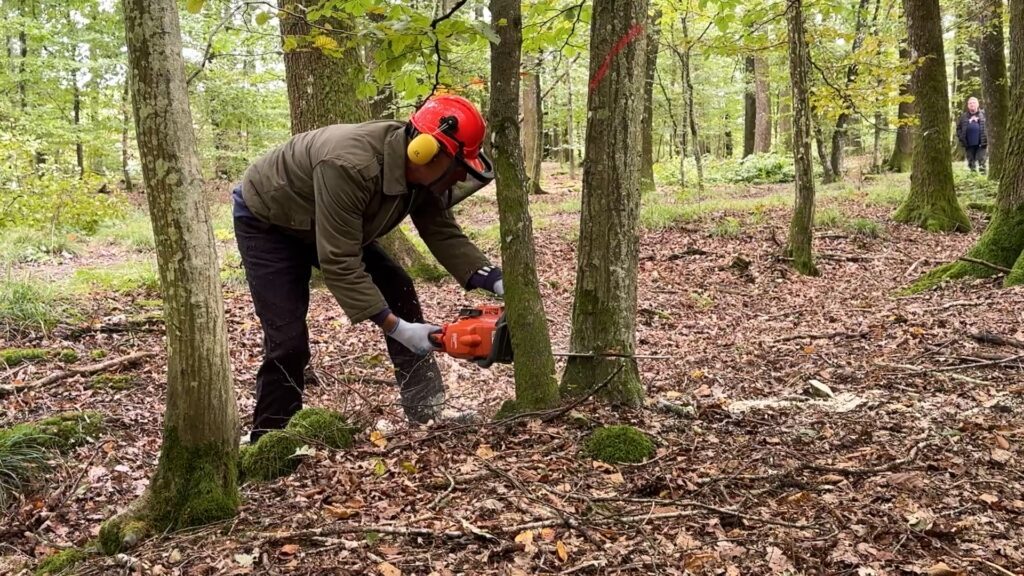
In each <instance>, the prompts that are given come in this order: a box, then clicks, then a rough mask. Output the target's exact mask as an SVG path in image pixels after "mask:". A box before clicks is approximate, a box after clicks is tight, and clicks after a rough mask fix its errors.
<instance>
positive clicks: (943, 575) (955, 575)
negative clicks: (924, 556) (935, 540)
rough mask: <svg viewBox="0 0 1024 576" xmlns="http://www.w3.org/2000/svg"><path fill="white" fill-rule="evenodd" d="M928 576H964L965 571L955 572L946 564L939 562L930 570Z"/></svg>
mask: <svg viewBox="0 0 1024 576" xmlns="http://www.w3.org/2000/svg"><path fill="white" fill-rule="evenodd" d="M927 574H928V576H963V575H964V571H963V570H954V569H952V568H950V567H949V566H948V565H946V563H945V562H939V563H938V564H936V565H934V566H932V567H931V568H929V569H928V572H927Z"/></svg>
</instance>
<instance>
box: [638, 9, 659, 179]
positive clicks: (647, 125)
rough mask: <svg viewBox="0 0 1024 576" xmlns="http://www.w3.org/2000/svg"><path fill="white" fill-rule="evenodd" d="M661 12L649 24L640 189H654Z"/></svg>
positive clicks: (657, 12)
mask: <svg viewBox="0 0 1024 576" xmlns="http://www.w3.org/2000/svg"><path fill="white" fill-rule="evenodd" d="M660 20H661V12H660V11H658V10H655V12H654V13H652V14H651V19H650V22H649V23H648V24H647V72H646V74H645V75H644V125H643V127H642V128H641V129H640V133H641V135H642V136H643V140H644V142H643V147H642V148H641V152H640V153H641V157H640V191H641V192H651V191H653V190H654V77H655V74H656V73H657V71H658V50H659V48H660V47H661V46H660V44H659V42H658V37H659V35H660V31H659V28H658V26H659V21H660Z"/></svg>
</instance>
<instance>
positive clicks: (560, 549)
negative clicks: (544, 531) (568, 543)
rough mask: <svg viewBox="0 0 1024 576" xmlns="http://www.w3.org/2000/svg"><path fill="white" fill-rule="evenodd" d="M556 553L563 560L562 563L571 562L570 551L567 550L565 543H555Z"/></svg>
mask: <svg viewBox="0 0 1024 576" xmlns="http://www.w3.org/2000/svg"><path fill="white" fill-rule="evenodd" d="M555 552H556V553H557V554H558V557H559V558H560V559H561V560H562V562H568V561H569V551H568V550H566V548H565V543H564V542H562V541H561V540H559V541H558V542H556V543H555Z"/></svg>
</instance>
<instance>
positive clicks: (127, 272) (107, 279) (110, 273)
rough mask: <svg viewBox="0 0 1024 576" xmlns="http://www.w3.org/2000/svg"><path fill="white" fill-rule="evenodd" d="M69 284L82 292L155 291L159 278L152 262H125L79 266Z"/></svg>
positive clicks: (158, 286) (157, 288)
mask: <svg viewBox="0 0 1024 576" xmlns="http://www.w3.org/2000/svg"><path fill="white" fill-rule="evenodd" d="M71 284H72V286H73V287H74V288H75V289H78V290H80V291H83V292H116V293H119V294H125V293H129V292H138V291H147V292H156V291H157V290H159V289H160V278H159V277H158V276H157V272H156V266H154V265H153V263H152V262H127V263H124V264H120V265H116V266H110V267H106V268H79V269H78V270H75V274H74V276H72V277H71Z"/></svg>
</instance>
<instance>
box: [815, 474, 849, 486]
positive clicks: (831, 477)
mask: <svg viewBox="0 0 1024 576" xmlns="http://www.w3.org/2000/svg"><path fill="white" fill-rule="evenodd" d="M843 480H846V478H843V477H842V476H839V475H838V474H828V475H825V476H822V477H821V478H818V482H819V483H821V484H839V483H840V482H842V481H843Z"/></svg>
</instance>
